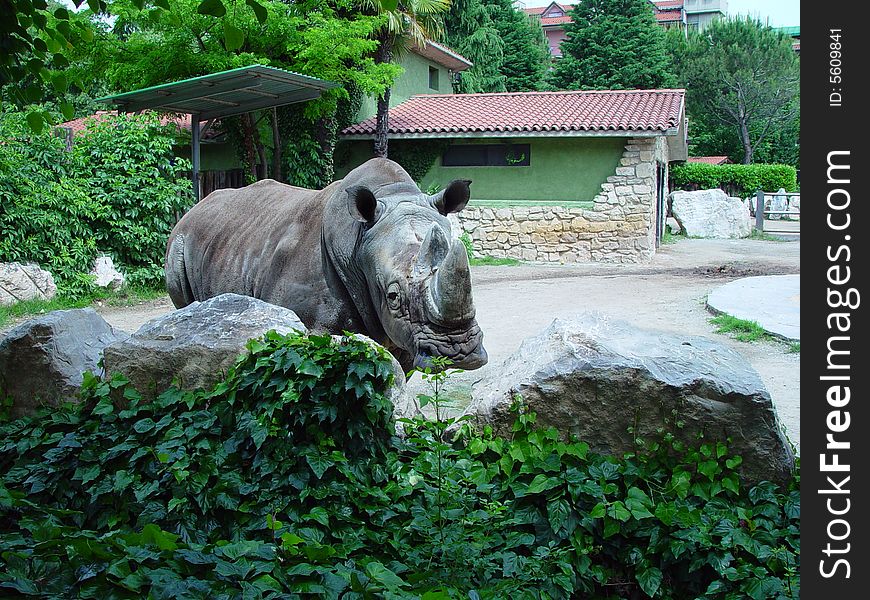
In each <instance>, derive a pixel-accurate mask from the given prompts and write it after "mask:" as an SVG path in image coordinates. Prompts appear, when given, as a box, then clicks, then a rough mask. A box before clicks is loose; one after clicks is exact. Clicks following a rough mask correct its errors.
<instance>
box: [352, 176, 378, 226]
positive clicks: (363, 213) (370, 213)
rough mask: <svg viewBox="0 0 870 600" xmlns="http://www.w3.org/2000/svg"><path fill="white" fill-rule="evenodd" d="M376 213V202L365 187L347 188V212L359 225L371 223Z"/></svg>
mask: <svg viewBox="0 0 870 600" xmlns="http://www.w3.org/2000/svg"><path fill="white" fill-rule="evenodd" d="M377 211H378V201H377V199H376V198H375V195H374V194H373V193H372V191H371V190H370V189H368V188H367V187H364V186H361V185H358V186H355V187H350V188H347V212H349V213H350V216H352V217H353V218H354V219H356V220H357V221H360V222H361V223H369V224H371V223H373V222H374V221H375V217H376V216H377Z"/></svg>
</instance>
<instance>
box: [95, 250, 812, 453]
mask: <svg viewBox="0 0 870 600" xmlns="http://www.w3.org/2000/svg"><path fill="white" fill-rule="evenodd" d="M799 272H800V242H799V241H795V242H775V241H760V240H697V239H689V240H680V241H677V242H676V243H674V244H670V245H666V246H663V247H662V248H661V249H660V250H659V251H658V252H657V254H656V256H655V258H654V259H653V260H652V262H651V263H649V264H645V265H624V266H623V265H597V264H593V265H540V264H534V265H521V266H514V267H474V268H473V269H472V278H473V285H474V299H475V304H476V306H477V311H478V321H479V322H480V326H481V328H482V329H483V331H484V335H485V338H484V343H485V346H486V348H487V351H488V352H489V356H490V362H489V364H488V365H487V366H486V367H484V369H493V368H498V367H499V365H500V364H501V362H502V361H503V360H504V359H505V358H506V357H507V356H508V355H510V354H511V353H512V352H514V351H516V349H517V348H518V347H519V345H520V342H521V341H522V340H523V339H524V338H526V337H528V336H531V335H535V334H537V333H539V332H540V331H541V330H542V329H544V328H545V327H546V326H547V325H549V324H550V323H551V322H552V321H553V319H554V318H556V317H560V316H569V315H573V314H577V313H582V312H584V311H587V310H598V311H601V312H603V313H606V314H608V315H610V316H612V317H613V318H618V319H622V320H625V321H628V322H630V323H634V324H636V325H637V326H638V327H645V328H650V329H659V330H662V331H669V332H674V333H681V334H688V335H701V336H708V337H713V338H715V339H717V340H719V341H721V342H722V343H724V344H726V345H728V346H729V347H731V348H734V349H735V350H737V351H738V352H740V353H741V354H742V355H743V356H745V357H746V359H747V360H748V361H749V362H750V364H752V366H753V367H754V368H755V369H756V371H758V373H759V375H760V376H761V379H762V381H763V382H764V384H765V386H766V387H767V389H768V391H769V392H770V394H771V396H772V398H773V400H774V403H775V404H776V406H777V409H778V411H779V414H780V418H781V420H782V421H783V424H784V425H785V427H786V430H787V432H788V434H789V437H790V438H791V440H792V442H793V443H794V444H795V445H796V446H798V447H799V445H800V421H799V415H800V369H799V367H800V354H799V353H790V352H789V348H788V345H786V344H784V343H780V342H756V343H751V344H747V343H743V342H738V341H736V340H732V339H730V338H728V337H726V336H724V335H720V334H716V333H715V327H714V326H712V325H710V323H709V320H710V318H711V316H712V315H711V314H710V312H708V310H707V308H706V306H705V301H706V299H707V296H708V295H709V294H711V293H712V292H713V291H714V290H716V289H717V288H719V287H721V286H723V285H724V284H727V283H729V282H731V281H735V280H737V279H741V278H744V277H754V276H766V275H785V274H797V273H799ZM169 310H172V305H171V303H170V302H169V300H168V298H164V299H161V300H158V301H155V302H151V303H148V304H145V305H140V306H136V307H129V308H124V309H117V308H111V309H110V308H107V309H101V310H100V312H102V314H103V316H104V317H105V318H106V319H107V320H108V321H109V322H110V323H111V324H112V325H114V326H116V327H119V328H120V329H123V330H126V331H135V330H136V329H137V328H138V327H139V326H141V325H142V324H143V323H144V322H145V321H147V320H148V319H151V318H153V317H154V316H157V315H159V314H163V313H166V312H168V311H169ZM484 369H479V370H477V371H471V372H468V373H464V374H462V375H459V376H457V377H456V378H455V379H454V380H453V381H452V385H454V387H455V390H456V394H457V395H458V396H460V397H461V396H465V395H467V390H468V389H469V388H470V385H471V383H473V382H474V381H475V380H477V379H480V377H481V376H482V375H483V374H484ZM412 383H414V384H415V385H417V386H420V385H422V384H421V383H420V382H419V381H417V382H413V381H412Z"/></svg>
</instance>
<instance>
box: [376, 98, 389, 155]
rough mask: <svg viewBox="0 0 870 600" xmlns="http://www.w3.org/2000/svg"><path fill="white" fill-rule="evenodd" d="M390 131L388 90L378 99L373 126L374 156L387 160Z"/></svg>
mask: <svg viewBox="0 0 870 600" xmlns="http://www.w3.org/2000/svg"><path fill="white" fill-rule="evenodd" d="M389 130H390V88H387V89H386V90H385V91H384V95H383V96H381V97H379V98H378V118H377V123H376V125H375V156H380V157H381V158H388V156H387V155H388V153H389V143H390V139H389V137H388V135H389V134H388V132H389Z"/></svg>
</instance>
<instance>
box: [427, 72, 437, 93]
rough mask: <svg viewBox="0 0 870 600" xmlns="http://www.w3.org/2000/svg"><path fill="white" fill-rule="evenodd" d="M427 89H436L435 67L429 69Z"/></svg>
mask: <svg viewBox="0 0 870 600" xmlns="http://www.w3.org/2000/svg"><path fill="white" fill-rule="evenodd" d="M429 89H431V90H437V89H438V69H436V68H435V67H429Z"/></svg>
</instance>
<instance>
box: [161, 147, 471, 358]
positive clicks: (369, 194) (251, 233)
mask: <svg viewBox="0 0 870 600" xmlns="http://www.w3.org/2000/svg"><path fill="white" fill-rule="evenodd" d="M470 184H471V182H470V181H468V180H456V181H453V182H451V183H450V184H449V185H448V186H447V187H446V188H445V189H444V190H443V191H441V192H439V193H437V194H435V195H431V196H430V195H427V194H425V193H423V192H421V191H420V189H419V188H418V187H417V185H416V184H415V183H414V181H413V180H412V179H411V177H410V176H409V175H408V174H407V172H405V170H404V169H403V168H402V167H401V166H399V165H398V164H397V163H395V162H393V161H390V160H387V159H382V158H375V159H372V160H369V161H368V162H366V163H364V164H363V165H361V166H359V167H357V168H356V169H354V170H353V171H351V172H350V173H349V174H348V175H347V176H346V177H345V178H344V179H341V180H339V181H336V182H334V183H332V184H331V185H329V186H327V187H326V188H324V189H322V190H309V189H305V188H300V187H294V186H290V185H286V184H283V183H279V182H276V181H273V180H271V179H266V180H263V181H258V182H257V183H254V184H252V185H249V186H247V187H244V188H241V189H224V190H217V191H215V192H212V193H211V194H209V195H208V196H207V197H206V198H204V199H203V200H202V201H201V202H199V203H198V204H196V205H195V206H194V207H193V208H192V209H191V210H190V211H189V212H188V213H187V214H185V215H184V217H182V218H181V220H180V221H179V222H178V224H177V225H176V226H175V228H174V229H173V231H172V233H171V234H170V236H169V240H168V242H167V247H166V264H165V267H166V269H165V270H166V287H167V290H168V291H169V296H170V298H171V299H172V302H173V303H174V304H175V306H176V307H177V308H181V307H184V306H187V305H188V304H190V303H192V302H194V301H197V300H199V301H201V300H206V299H208V298H211V297H213V296H217V295H219V294H223V293H227V292H233V293H236V294H242V295H247V296H253V297H254V298H259V299H261V300H264V301H266V302H269V303H271V304H276V305H279V306H284V307H287V308H290V309H291V310H293V311H295V312H296V314H297V315H298V316H299V318H300V319H301V320H302V322H303V323H305V325H306V326H307V327H309V328H310V329H313V330H315V331H326V332H330V333H341V332H343V331H352V332H357V333H362V334H365V335H367V336H369V337H370V338H372V339H374V340H375V341H377V342H379V343H380V344H382V345H384V346H385V347H386V348H387V349H389V350H390V351H391V352H392V353H393V354H394V355H395V356H396V358H397V359H398V360H399V362H400V364H401V365H402V367H403V368H404V369H405V370H406V371H408V370H410V369H411V368H414V367H416V368H422V367H426V366H430V365H431V358H432V357H436V356H443V357H447V358H449V359H450V360H451V363H452V366H453V367H456V368H463V369H476V368H478V367H481V366H483V365H484V364H486V361H487V355H486V351H485V350H484V347H483V334H482V332H481V330H480V327H479V326H478V324H477V321H476V320H475V309H474V303H473V301H472V297H471V275H470V271H469V266H468V256H467V253H466V250H465V247H464V245H463V244H462V243H461V242H460V241H458V240H454V241H451V236H450V235H449V232H450V221H449V220H448V219H447V217H446V216H447V215H448V214H449V213H452V212H457V211H460V210H462V209H463V208H464V207H465V205H466V204H467V203H468V199H469V197H470V187H469V186H470ZM436 366H437V365H436Z"/></svg>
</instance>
